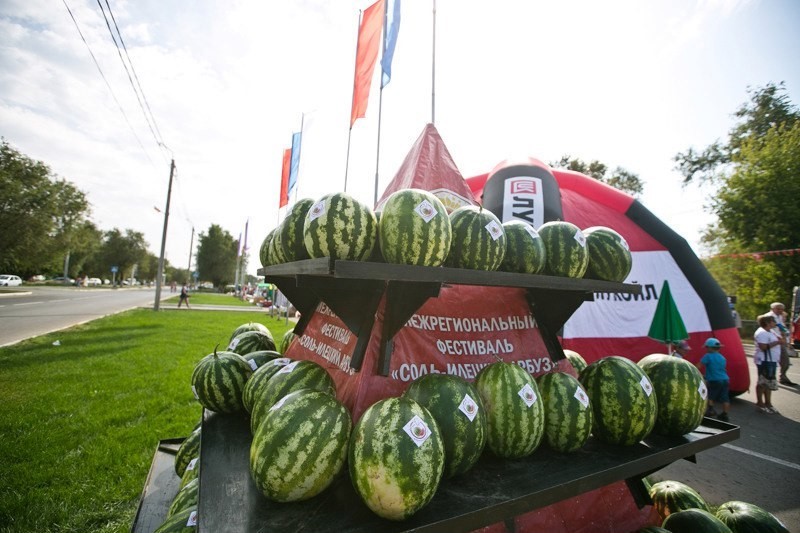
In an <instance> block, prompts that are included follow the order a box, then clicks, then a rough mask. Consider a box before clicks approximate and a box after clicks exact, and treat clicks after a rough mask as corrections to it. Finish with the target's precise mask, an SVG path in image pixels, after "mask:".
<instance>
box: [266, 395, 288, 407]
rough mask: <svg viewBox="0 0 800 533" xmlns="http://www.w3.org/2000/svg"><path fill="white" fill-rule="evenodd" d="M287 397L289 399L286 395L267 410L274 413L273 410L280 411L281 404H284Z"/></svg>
mask: <svg viewBox="0 0 800 533" xmlns="http://www.w3.org/2000/svg"><path fill="white" fill-rule="evenodd" d="M288 397H289V395H288V394H287V395H286V396H284V397H283V398H281V399H280V400H278V401H277V402H275V405H273V406H272V407H270V408H269V410H270V411H275V410H277V409H280V408H281V407H283V404H285V403H286V398H288Z"/></svg>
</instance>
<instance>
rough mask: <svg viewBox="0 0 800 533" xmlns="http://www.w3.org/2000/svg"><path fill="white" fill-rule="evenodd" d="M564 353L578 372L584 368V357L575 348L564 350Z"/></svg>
mask: <svg viewBox="0 0 800 533" xmlns="http://www.w3.org/2000/svg"><path fill="white" fill-rule="evenodd" d="M564 355H565V356H566V358H567V360H568V361H569V362H570V364H571V365H572V368H574V369H575V372H577V373H578V374H580V373H581V371H582V370H583V369H584V368H586V366H587V364H586V359H584V358H583V356H582V355H581V354H579V353H578V352H576V351H575V350H564Z"/></svg>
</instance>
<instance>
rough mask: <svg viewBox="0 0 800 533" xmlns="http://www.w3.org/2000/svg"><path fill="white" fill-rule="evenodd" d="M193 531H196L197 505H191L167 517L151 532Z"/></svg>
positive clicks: (190, 532) (173, 532) (192, 532)
mask: <svg viewBox="0 0 800 533" xmlns="http://www.w3.org/2000/svg"><path fill="white" fill-rule="evenodd" d="M190 524H191V525H190ZM195 531H197V505H192V506H191V507H187V508H186V509H184V510H183V511H180V512H178V513H175V514H174V515H172V516H170V517H169V518H167V519H166V521H164V523H163V524H161V525H160V526H158V529H156V530H155V531H154V532H153V533H194V532H195Z"/></svg>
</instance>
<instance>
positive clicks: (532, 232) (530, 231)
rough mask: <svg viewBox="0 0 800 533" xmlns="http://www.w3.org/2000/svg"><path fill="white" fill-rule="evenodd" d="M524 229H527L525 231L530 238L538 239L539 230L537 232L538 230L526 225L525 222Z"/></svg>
mask: <svg viewBox="0 0 800 533" xmlns="http://www.w3.org/2000/svg"><path fill="white" fill-rule="evenodd" d="M525 231H527V232H528V235H530V236H531V239H534V240H535V239H540V238H541V237H539V232H538V231H536V230H535V229H533V226H528V225H527V224H526V225H525Z"/></svg>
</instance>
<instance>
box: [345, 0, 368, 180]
mask: <svg viewBox="0 0 800 533" xmlns="http://www.w3.org/2000/svg"><path fill="white" fill-rule="evenodd" d="M362 13H363V12H362V11H361V10H360V9H359V10H358V26H357V27H356V57H355V59H354V60H353V93H352V96H351V97H350V119H349V120H351V121H352V119H353V107H354V106H355V101H354V100H355V96H356V74H357V73H358V37H359V34H360V32H361V15H362ZM352 135H353V124H352V122H351V123H350V126H349V127H348V129H347V159H346V160H345V164H344V189H342V190H343V191H344V192H347V172H348V169H349V168H350V138H351V137H352Z"/></svg>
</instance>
